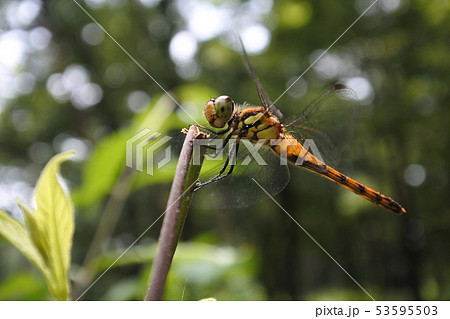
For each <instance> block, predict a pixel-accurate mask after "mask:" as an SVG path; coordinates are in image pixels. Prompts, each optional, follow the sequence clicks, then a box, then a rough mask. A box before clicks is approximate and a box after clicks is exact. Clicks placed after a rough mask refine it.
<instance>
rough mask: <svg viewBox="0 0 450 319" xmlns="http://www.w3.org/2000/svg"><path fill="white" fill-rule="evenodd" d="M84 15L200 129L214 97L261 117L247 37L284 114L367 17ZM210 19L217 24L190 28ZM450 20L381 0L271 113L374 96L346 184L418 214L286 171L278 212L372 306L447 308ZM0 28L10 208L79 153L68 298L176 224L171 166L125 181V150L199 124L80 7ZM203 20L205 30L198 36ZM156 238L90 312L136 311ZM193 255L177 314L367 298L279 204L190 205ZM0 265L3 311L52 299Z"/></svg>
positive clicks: (432, 8)
mask: <svg viewBox="0 0 450 319" xmlns="http://www.w3.org/2000/svg"><path fill="white" fill-rule="evenodd" d="M30 3H34V4H35V5H37V7H36V6H34V7H33V4H30ZM79 3H80V5H82V6H83V7H84V8H85V9H86V10H87V11H88V12H89V13H90V14H91V15H92V16H93V17H94V18H95V19H96V20H97V21H98V22H99V23H100V24H101V25H102V26H103V27H104V28H105V29H106V30H107V31H108V33H109V34H110V35H111V36H112V37H113V38H114V40H115V41H117V43H119V44H120V45H121V46H122V47H123V48H124V49H125V50H126V51H127V52H128V53H129V54H130V55H131V56H132V57H133V58H134V59H135V60H136V61H137V62H138V63H139V64H140V65H141V66H142V68H144V69H145V70H146V71H147V72H148V73H149V74H150V75H151V76H152V77H154V79H155V80H156V81H158V83H159V84H160V85H161V86H162V87H163V88H164V89H165V90H167V91H168V92H169V93H170V95H171V96H173V97H174V98H175V100H176V101H177V102H179V103H180V104H181V106H182V107H183V108H185V109H186V110H187V111H188V112H189V114H191V115H192V116H193V117H194V119H195V120H196V121H198V122H200V123H201V124H204V123H205V121H204V119H203V115H202V108H203V104H204V103H205V101H207V100H209V99H210V98H211V97H215V96H217V95H218V94H229V95H231V96H232V97H233V98H234V100H235V101H237V102H244V101H248V102H250V103H253V104H258V97H257V94H256V90H255V89H254V86H253V83H252V82H251V80H250V77H249V76H248V73H247V70H246V68H245V66H244V65H243V63H242V59H241V57H240V54H239V52H238V46H236V44H235V43H236V42H235V38H234V37H235V31H239V32H240V33H241V32H242V36H243V39H244V42H246V44H247V43H248V45H249V47H251V45H253V42H255V41H253V42H252V40H255V39H256V40H257V41H256V43H257V44H258V43H264V41H266V40H267V45H265V46H264V45H263V46H262V48H259V49H258V48H257V46H256V49H255V50H254V51H252V50H250V49H249V48H248V49H249V51H250V54H251V55H252V56H251V57H250V58H251V60H252V63H253V64H254V67H255V69H256V71H257V74H258V76H259V78H260V79H261V82H262V83H263V85H264V87H265V89H266V91H267V92H268V94H269V95H270V96H271V98H272V100H275V99H276V98H277V97H278V96H279V95H280V94H282V93H283V92H284V91H285V90H286V88H287V87H288V86H289V85H290V84H291V83H292V81H293V80H294V79H295V78H296V77H298V76H299V75H300V74H302V73H303V71H305V70H306V69H307V68H308V67H309V66H310V64H311V63H312V62H313V61H314V60H315V59H316V58H317V57H318V56H319V55H320V54H321V53H322V52H323V50H325V49H326V48H327V47H328V46H329V45H330V44H331V43H333V41H335V40H336V39H337V38H338V37H339V36H340V35H341V33H342V32H344V30H345V29H346V28H347V27H348V26H349V25H350V24H351V23H352V22H353V21H354V20H355V19H356V18H357V17H358V16H359V15H360V14H361V13H362V12H363V11H364V10H365V9H366V8H367V7H368V6H369V5H370V4H371V2H370V1H365V0H352V1H350V0H342V1H325V0H320V1H288V0H280V1H275V2H273V3H272V2H271V1H262V0H261V1H257V0H254V1H233V2H220V1H211V2H209V1H206V0H205V1H201V0H197V1H194V0H192V1H181V0H180V1H161V2H159V1H145V0H133V1H131V0H130V1H126V0H114V1H101V0H99V1H92V0H89V1H88V0H86V1H79ZM21 5H22V6H23V7H22V11H20V6H21ZM30 6H31V7H30ZM199 6H201V8H206V9H208V10H209V11H205V12H208V14H211V17H212V19H210V17H209V16H208V15H206V14H204V15H201V16H199V15H195V13H196V12H198V10H197V9H198V8H199ZM23 8H25V9H26V10H28V11H26V10H25V9H23ZM30 8H31V9H30ZM33 8H38V10H37V11H36V12H37V13H35V15H34V16H33V15H32V14H31V13H33V12H34V11H33ZM23 10H25V11H26V12H28V13H27V14H23V12H24V11H23ZM21 12H22V13H21ZM30 12H31V13H30ZM218 12H220V14H224V15H220V14H219V15H218V16H217V14H218ZM449 13H450V5H449V4H448V3H447V2H445V1H425V0H399V1H381V0H379V1H378V3H377V4H375V5H374V7H373V8H372V9H371V10H370V11H369V12H368V13H367V14H366V15H365V16H363V17H362V18H361V19H360V20H359V21H358V22H357V23H356V24H355V25H354V26H353V27H352V28H351V29H350V30H349V31H348V32H347V33H346V34H345V35H344V36H343V37H342V38H340V39H339V41H338V42H336V44H335V45H334V46H333V47H332V48H331V49H330V51H329V52H328V53H327V54H326V55H324V56H323V58H322V59H321V60H320V61H319V62H318V63H317V64H316V65H315V66H314V67H312V68H311V69H310V70H309V71H308V72H306V73H305V75H304V76H303V77H302V79H301V80H300V81H299V82H298V83H299V85H296V86H294V87H293V88H292V89H291V90H289V91H288V92H287V94H285V95H283V97H282V98H281V99H280V100H279V101H277V106H278V107H279V108H280V109H281V110H282V111H283V113H284V114H285V115H293V114H296V113H298V112H299V111H301V109H302V108H303V107H306V106H307V105H308V103H309V102H311V101H313V100H314V97H317V96H318V94H319V93H320V92H321V91H322V90H323V89H325V88H326V87H327V86H328V85H330V84H332V83H334V82H337V81H344V82H346V83H347V84H348V85H349V86H352V84H354V89H355V90H356V91H357V93H360V92H362V93H363V94H361V96H362V99H361V103H362V106H361V108H362V118H361V121H360V123H359V126H358V128H357V130H356V131H355V135H354V139H353V142H352V143H351V145H350V147H349V149H348V150H347V151H346V152H345V153H344V155H343V158H342V159H341V162H340V165H339V166H338V168H339V169H340V170H342V171H343V172H344V173H346V174H348V175H349V176H351V177H354V178H357V179H358V180H359V181H361V182H363V183H365V184H367V185H368V186H370V187H372V188H375V189H377V190H379V191H381V192H382V193H385V194H387V195H388V196H392V198H394V199H396V200H397V201H398V202H400V203H401V204H402V205H404V207H405V208H406V209H407V211H408V214H407V215H406V216H396V215H394V214H391V213H390V212H387V211H384V210H383V209H381V208H378V207H376V206H375V205H372V204H371V203H368V202H366V201H365V200H363V199H360V198H358V197H357V196H355V195H354V194H352V193H350V192H348V191H346V190H343V189H341V188H339V187H337V186H334V185H331V183H330V182H328V181H326V180H324V179H322V178H320V177H318V176H315V175H313V174H309V173H307V172H305V171H304V170H301V169H291V181H290V183H289V185H288V187H287V188H286V189H285V190H284V191H283V192H282V193H281V194H279V195H278V196H277V197H276V199H277V200H278V201H279V202H280V203H281V205H282V206H283V207H284V208H285V209H286V210H287V211H288V212H289V213H290V214H291V215H292V216H293V217H294V218H295V219H296V220H297V221H298V222H299V223H300V224H301V225H302V226H303V227H304V228H305V229H306V230H307V231H308V232H309V233H310V234H311V235H312V236H313V237H314V238H315V239H316V240H317V241H318V242H319V243H320V244H321V245H322V246H323V247H324V248H325V249H326V250H327V251H328V252H329V253H330V254H331V255H332V256H333V258H335V259H336V261H337V262H339V264H340V265H342V267H343V268H344V269H346V271H348V272H349V273H350V274H351V275H352V276H353V277H354V278H355V279H356V280H357V281H358V282H359V283H360V284H361V285H362V286H363V287H364V288H365V289H366V290H367V291H368V292H369V293H370V294H371V295H372V296H373V297H374V298H375V299H383V300H390V299H393V300H400V299H401V300H403V299H405V300H408V299H424V300H433V299H440V300H448V299H449V298H450V288H449V287H450V267H449V264H450V256H449V254H448V244H449V235H448V227H449V226H450V210H449V208H448V207H449V200H450V199H449V196H448V191H449V187H448V178H449V176H448V172H449V161H448V157H449V155H450V154H449V150H450V145H449V144H450V143H449V136H450V134H449V126H450V123H449V121H450V114H449V113H450V108H449V106H450V105H449V101H450V91H449V89H448V84H449V83H450V60H449V59H448V56H449V53H450V42H449V41H448V39H450V19H448V17H449ZM0 15H1V17H2V20H1V21H4V22H2V23H1V24H0V46H1V48H2V52H9V51H7V50H5V49H4V48H6V47H8V48H16V49H15V50H16V51H11V52H13V54H12V55H8V54H5V53H2V54H0V66H1V70H0V71H1V72H0V77H1V80H0V81H1V83H2V85H1V87H0V93H1V94H0V145H1V149H0V191H1V193H0V197H1V202H0V206H1V208H2V209H4V210H7V211H9V212H11V213H12V214H13V215H17V214H18V211H14V209H15V208H14V206H13V205H11V203H13V202H14V198H15V197H16V196H20V197H22V198H24V197H27V196H28V197H29V196H30V194H29V192H30V191H29V189H30V187H31V185H34V184H35V182H36V180H37V177H38V175H39V172H40V171H41V170H42V168H43V166H44V164H45V163H46V162H47V161H48V160H49V159H50V158H51V156H52V155H53V154H56V153H58V152H62V151H65V150H67V149H75V150H76V151H77V154H78V156H79V157H78V158H77V159H76V160H77V162H75V163H68V164H66V166H65V167H63V175H64V177H65V178H67V179H68V182H69V185H70V188H71V190H72V194H73V196H74V203H75V208H76V230H75V238H74V244H73V249H72V274H71V277H72V279H73V287H74V292H73V296H72V297H73V298H74V299H76V298H77V297H78V296H79V295H80V294H81V293H83V292H84V291H85V288H86V287H87V286H88V285H89V284H90V283H91V282H92V281H93V280H95V278H97V277H98V276H99V275H100V274H101V273H102V271H104V270H106V269H107V268H108V264H110V262H112V261H114V260H115V259H116V258H117V257H118V256H120V255H121V253H122V252H123V251H124V250H125V249H126V248H127V247H128V246H129V245H130V244H131V243H133V241H134V240H135V239H136V238H137V237H138V236H139V235H141V233H142V232H144V231H146V230H147V228H148V227H149V226H150V225H151V224H152V223H153V222H154V221H155V220H156V219H157V218H158V217H159V216H160V215H161V214H162V213H163V212H164V210H165V205H166V200H167V196H168V192H169V188H170V183H171V179H172V176H173V167H174V164H172V166H168V167H167V168H165V170H162V171H160V172H157V173H155V174H154V175H153V176H149V175H147V174H145V173H141V172H136V171H134V170H132V169H127V168H126V166H125V143H126V140H127V139H128V138H130V137H131V136H133V135H134V134H135V133H137V132H138V131H139V130H140V129H141V128H143V127H149V128H150V129H152V130H156V131H158V132H160V133H162V134H168V135H170V136H172V137H174V139H173V141H174V145H176V144H177V143H179V141H182V138H183V136H182V134H181V133H180V130H181V129H182V128H183V127H187V125H188V124H192V123H193V119H192V118H189V117H188V116H187V115H186V113H185V112H184V111H183V109H182V108H181V107H180V106H179V105H176V103H175V102H174V101H173V100H172V99H171V98H169V97H168V95H165V94H164V92H163V91H162V90H161V88H160V87H159V86H158V85H157V84H155V82H154V81H153V80H152V79H151V78H150V77H149V76H148V75H147V74H146V73H145V72H144V71H143V70H142V69H141V68H140V67H139V66H138V65H137V64H136V63H135V62H134V61H133V60H132V59H130V57H129V56H128V55H127V54H126V53H124V51H123V50H121V48H120V47H119V46H118V45H117V43H115V41H113V40H111V39H110V38H109V37H108V36H107V35H104V34H103V32H102V31H101V30H100V29H99V28H98V27H96V25H95V24H93V21H92V20H91V19H90V18H89V16H87V15H86V13H85V12H83V10H81V9H80V7H79V6H78V5H77V4H76V3H75V2H74V1H55V0H51V1H39V0H27V1H16V0H6V1H2V3H1V4H0ZM27 17H28V18H27ZM200 17H201V19H200ZM3 18H4V19H3ZM27 19H28V20H27ZM202 19H204V20H205V21H206V22H207V24H206V25H208V23H209V24H210V27H203V29H202V28H200V29H199V28H198V27H195V25H196V23H197V24H198V23H200V22H202V21H201V20H202ZM217 25H219V27H218V26H217ZM254 26H257V27H258V28H260V27H262V28H263V30H265V32H266V33H264V32H262V33H261V32H260V33H251V32H249V33H245V32H246V31H248V30H261V28H260V29H258V28H256V29H255V28H253V29H252V27H254ZM43 28H45V29H43ZM214 28H216V29H214ZM220 28H222V29H220ZM45 30H46V31H45ZM186 30H187V31H188V32H189V34H188V36H187V37H184V38H182V39H184V41H187V42H183V41H181V42H178V45H179V46H178V51H176V50H175V49H176V48H177V46H176V45H175V44H177V42H176V41H175V40H174V39H176V37H177V36H179V35H180V33H181V32H183V31H186ZM199 30H200V31H202V30H203V32H204V33H201V32H200V31H199ZM211 30H216V31H215V33H214V32H212V31H211ZM217 30H218V31H217ZM207 31H208V32H211V33H209V34H208V33H207ZM33 32H34V33H33ZM196 32H197V33H196ZM49 34H50V38H48V36H49ZM205 34H206V35H205ZM246 34H247V35H246ZM248 34H250V35H252V34H253V36H249V35H248ZM182 35H183V33H182ZM184 35H186V33H184ZM5 39H13V40H14V41H12V42H5V41H6V40H5ZM179 39H180V38H179ZM186 39H187V40H186ZM189 39H190V40H189ZM192 39H194V40H192ZM188 40H189V41H188ZM2 41H3V42H2ZM9 41H11V40H9ZM46 41H47V44H46V45H44V44H45V42H46ZM5 43H6V44H5ZM180 43H181V44H180ZM21 45H23V46H25V47H26V48H27V49H26V50H25V49H24V50H22V51H21V50H20V47H21ZM180 45H181V48H182V49H181V50H180V49H179V48H180ZM192 45H194V47H193V48H192ZM17 48H19V49H17ZM174 48H175V49H174ZM11 50H12V49H11ZM174 50H175V51H174ZM189 52H191V53H190V54H191V56H189ZM183 54H184V55H183ZM11 56H13V57H14V58H12V57H11ZM183 56H188V57H189V59H188V60H183ZM19 58H20V59H19ZM11 83H13V84H11ZM176 150H177V148H176V147H174V148H173V149H172V151H173V152H174V154H176ZM231 191H232V190H231ZM224 196H226V195H224ZM28 199H29V200H30V201H29V202H31V199H30V198H28ZM160 226H161V222H160V220H159V221H158V222H157V223H156V224H155V225H154V226H152V227H151V228H150V229H148V230H147V232H146V234H145V235H144V237H143V238H142V239H141V240H140V241H139V242H137V243H136V245H135V246H134V247H133V248H132V249H131V250H130V251H128V253H127V254H125V255H124V256H123V257H122V258H121V259H119V261H118V262H117V263H116V264H114V266H113V267H112V268H111V269H109V270H108V271H107V272H106V273H105V274H104V275H103V276H102V277H101V278H100V280H99V281H98V282H96V284H95V285H94V286H92V288H90V289H89V290H88V291H86V293H85V294H84V295H83V299H87V300H100V299H102V300H128V299H129V300H140V299H142V298H143V296H144V295H145V291H146V287H147V282H148V276H149V271H150V266H151V260H152V257H153V256H154V252H155V243H156V240H157V238H158V234H159V228H160ZM98 228H100V229H99V230H98ZM96 233H97V236H95V234H96ZM99 233H100V235H99ZM95 238H97V239H98V238H100V239H101V240H100V241H98V240H97V239H95ZM182 241H183V243H182V244H181V245H180V247H179V249H178V250H177V253H176V254H175V258H174V264H173V267H172V271H171V273H170V275H169V279H168V286H167V291H166V298H167V299H169V300H180V299H183V300H198V299H202V298H207V297H214V298H216V299H218V300H316V299H333V300H345V299H363V300H368V299H369V297H368V296H367V295H366V294H365V293H364V292H363V291H361V290H360V289H359V288H358V286H356V285H355V284H354V282H353V281H352V280H351V279H350V278H349V277H348V276H347V275H346V274H345V273H344V272H343V271H342V270H341V269H340V268H339V267H338V266H337V265H336V264H335V263H334V262H333V261H332V260H331V259H330V258H329V257H328V256H327V255H326V254H325V253H324V252H323V251H322V250H321V249H320V248H319V247H317V245H316V244H315V243H314V242H312V241H311V240H310V238H308V237H307V236H306V235H305V234H304V233H303V232H302V231H301V229H299V227H298V226H297V225H296V224H295V223H293V222H292V220H291V219H289V217H288V216H286V215H285V214H284V213H283V212H282V211H281V210H280V209H279V208H278V207H277V206H276V205H275V204H274V203H273V202H271V201H270V200H269V201H266V202H264V203H262V204H260V205H255V206H251V207H248V208H245V209H233V210H217V211H203V210H198V209H196V208H192V209H191V211H190V213H189V215H188V218H187V221H186V225H185V227H184V231H183V235H182ZM93 243H95V245H96V248H95V249H94V248H92V246H93ZM88 251H91V255H90V258H88V259H90V260H86V259H85V258H86V255H89V254H88ZM0 256H1V257H0V269H1V271H0V299H7V300H11V299H21V300H38V299H49V298H50V297H49V296H48V295H47V294H48V292H47V290H46V289H45V283H44V281H43V280H41V279H40V278H39V277H38V276H37V275H36V273H35V272H34V270H33V271H28V270H29V269H31V268H32V267H31V265H29V264H28V263H27V261H26V260H25V259H24V258H22V257H21V256H20V255H19V254H18V253H17V252H16V251H15V250H13V249H11V248H10V247H9V246H8V243H7V242H6V241H4V240H3V239H1V240H0ZM85 272H88V273H89V275H86V273H85ZM25 282H26V284H25ZM25 288H26V289H25Z"/></svg>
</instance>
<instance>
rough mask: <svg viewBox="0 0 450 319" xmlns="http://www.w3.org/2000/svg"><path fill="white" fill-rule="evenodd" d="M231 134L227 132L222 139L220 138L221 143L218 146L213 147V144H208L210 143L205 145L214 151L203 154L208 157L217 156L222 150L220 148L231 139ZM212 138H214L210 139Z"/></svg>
mask: <svg viewBox="0 0 450 319" xmlns="http://www.w3.org/2000/svg"><path fill="white" fill-rule="evenodd" d="M231 136H232V135H231V134H229V135H228V136H227V137H226V138H225V139H224V140H222V139H221V141H222V145H220V146H219V147H214V146H210V145H205V147H206V148H209V149H213V150H214V151H215V152H214V153H213V154H210V153H205V155H207V156H209V157H210V158H216V157H217V156H219V154H220V153H221V152H222V150H223V149H224V148H225V146H226V145H227V144H228V142H229V141H230V139H231ZM211 140H214V139H211Z"/></svg>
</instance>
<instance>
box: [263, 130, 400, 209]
mask: <svg viewBox="0 0 450 319" xmlns="http://www.w3.org/2000/svg"><path fill="white" fill-rule="evenodd" d="M272 149H273V151H274V152H275V153H277V154H278V155H279V156H285V157H286V158H287V161H288V162H290V163H291V164H294V165H296V166H301V167H304V168H306V169H308V170H310V171H312V172H314V173H317V174H319V175H322V176H324V177H326V178H328V179H330V180H331V181H333V182H335V183H337V184H339V185H341V186H343V187H345V188H347V189H349V190H351V191H352V192H354V193H355V194H357V195H359V196H361V197H364V198H365V199H367V200H369V201H371V202H372V203H374V204H376V205H378V206H380V207H383V208H386V209H388V210H391V211H393V212H394V213H397V214H404V213H406V210H405V209H404V208H403V207H402V206H401V205H400V204H399V203H397V202H396V201H394V200H393V199H392V198H390V197H387V196H385V195H383V194H381V193H380V192H377V191H376V190H374V189H372V188H369V187H367V186H364V185H363V184H361V183H360V182H358V181H356V180H354V179H352V178H350V177H348V176H346V175H344V174H342V173H340V172H339V171H337V170H335V169H334V168H332V167H330V166H328V165H326V164H325V163H324V162H322V161H321V160H319V159H318V158H317V157H315V156H314V155H313V154H312V153H310V152H309V151H308V150H307V149H306V148H304V147H303V145H302V144H301V143H300V142H298V141H297V140H296V139H295V138H294V137H292V136H291V135H290V134H285V135H284V138H282V141H280V145H275V146H272Z"/></svg>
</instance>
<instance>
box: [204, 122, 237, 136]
mask: <svg viewBox="0 0 450 319" xmlns="http://www.w3.org/2000/svg"><path fill="white" fill-rule="evenodd" d="M196 125H197V126H198V127H199V128H201V129H203V130H205V131H208V132H209V133H212V134H215V135H222V134H225V133H226V132H228V131H229V130H230V125H229V124H227V127H226V128H225V129H223V130H221V131H214V130H212V129H210V128H209V127H206V126H203V125H200V124H196Z"/></svg>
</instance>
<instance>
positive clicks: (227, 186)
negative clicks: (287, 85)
mask: <svg viewBox="0 0 450 319" xmlns="http://www.w3.org/2000/svg"><path fill="white" fill-rule="evenodd" d="M251 144H252V143H250V142H249V141H247V140H241V141H240V142H239V150H238V154H237V156H236V159H235V164H236V165H235V167H234V170H233V172H232V174H231V175H229V176H228V177H226V178H224V179H222V180H219V181H217V182H214V183H211V184H208V185H206V186H204V187H203V188H201V189H199V190H198V191H196V192H195V195H194V201H193V205H194V206H195V207H198V208H202V209H225V208H236V207H246V206H249V205H252V204H257V203H259V202H261V201H263V200H265V199H268V196H267V194H266V193H265V192H264V191H263V190H262V189H261V188H260V187H259V186H258V185H257V184H256V183H255V181H253V179H255V180H256V181H257V182H258V183H259V184H260V185H261V186H262V187H263V188H264V189H265V190H266V191H267V192H268V193H269V194H271V195H272V196H275V195H276V194H278V193H279V192H281V191H282V190H283V189H284V188H285V187H286V185H287V183H288V182H289V169H288V167H287V165H282V164H281V162H280V158H279V157H278V156H277V155H275V153H274V152H273V151H272V150H271V149H270V148H268V147H265V146H263V145H256V146H255V145H254V144H253V145H251ZM232 145H233V140H232V141H230V143H229V147H226V148H225V149H224V150H223V151H222V155H223V156H222V158H221V159H215V160H213V159H210V158H208V157H205V160H204V163H203V166H202V170H201V173H200V181H201V182H206V181H208V180H209V179H211V178H212V177H214V176H215V175H216V174H217V173H219V171H220V170H221V168H222V167H223V164H224V162H225V160H226V158H227V155H228V152H229V148H230V147H232ZM210 152H212V151H210ZM255 152H256V153H255ZM227 171H228V168H227V170H226V171H225V172H224V173H226V172H227Z"/></svg>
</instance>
